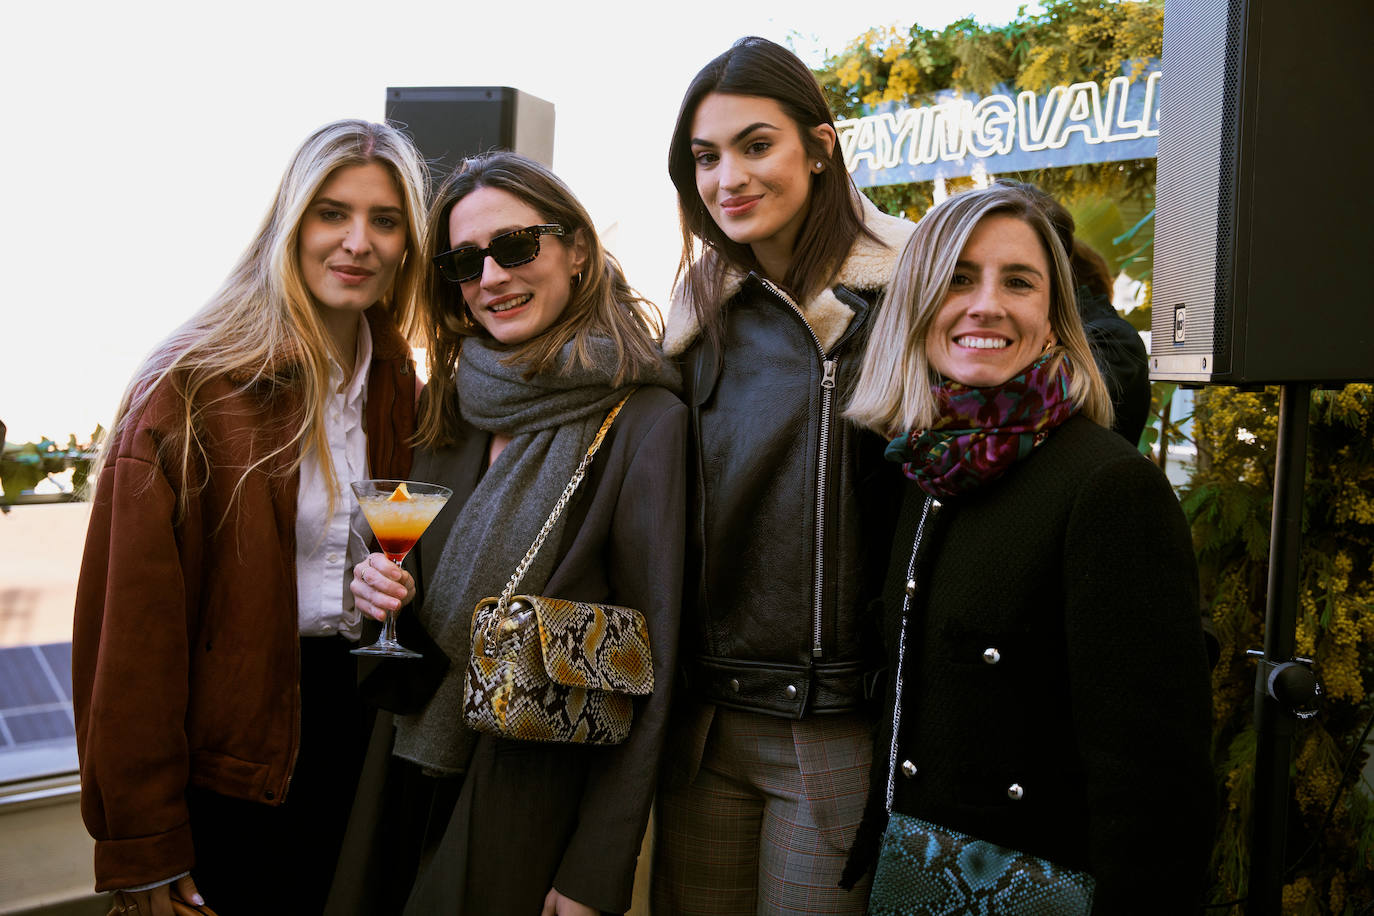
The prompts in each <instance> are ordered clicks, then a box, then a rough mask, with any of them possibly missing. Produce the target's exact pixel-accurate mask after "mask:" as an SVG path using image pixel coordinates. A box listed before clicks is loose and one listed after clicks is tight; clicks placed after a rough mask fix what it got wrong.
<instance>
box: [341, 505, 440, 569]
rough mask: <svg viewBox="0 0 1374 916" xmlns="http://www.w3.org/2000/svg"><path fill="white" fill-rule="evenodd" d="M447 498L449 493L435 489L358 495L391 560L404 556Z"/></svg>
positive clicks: (378, 539) (374, 531) (374, 532)
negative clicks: (397, 497)
mask: <svg viewBox="0 0 1374 916" xmlns="http://www.w3.org/2000/svg"><path fill="white" fill-rule="evenodd" d="M446 502H448V497H446V496H443V495H440V494H435V493H412V494H410V497H409V498H408V499H405V500H394V499H392V498H391V496H390V495H385V496H383V495H377V494H373V495H370V496H363V497H360V498H359V499H358V504H359V505H360V506H362V509H363V515H366V516H367V523H368V524H369V525H371V526H372V533H373V534H374V535H375V536H376V538H377V543H378V544H379V545H380V546H381V548H382V553H384V554H386V557H387V559H388V560H390V561H391V562H393V563H399V562H401V561H402V560H404V559H405V557H406V554H408V553H410V548H412V547H414V546H415V542H416V541H418V540H419V539H420V535H422V534H424V533H425V529H426V528H428V527H429V523H430V522H432V521H434V516H436V515H438V514H439V510H440V509H442V508H444V503H446Z"/></svg>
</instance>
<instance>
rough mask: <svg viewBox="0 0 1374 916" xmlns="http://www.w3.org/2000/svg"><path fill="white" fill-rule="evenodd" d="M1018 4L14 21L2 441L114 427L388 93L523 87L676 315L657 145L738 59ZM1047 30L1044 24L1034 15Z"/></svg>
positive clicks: (835, 43) (0, 330)
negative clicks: (319, 162)
mask: <svg viewBox="0 0 1374 916" xmlns="http://www.w3.org/2000/svg"><path fill="white" fill-rule="evenodd" d="M1020 5H1022V0H865V2H860V3H852V2H846V0H708V2H704V3H684V4H666V3H655V2H645V0H639V2H624V0H557V2H548V0H489V2H483V0H478V2H466V3H458V2H453V0H450V2H445V3H436V2H428V0H424V2H414V0H396V2H393V3H391V4H388V5H386V7H385V11H384V12H383V10H382V8H381V7H380V6H379V5H378V4H375V3H361V2H356V0H347V2H335V3H322V2H317V0H273V2H265V0H240V2H237V3H232V4H219V5H211V4H205V3H187V2H185V0H180V2H153V0H131V2H125V3H110V2H108V0H72V2H62V3H48V2H37V0H17V2H14V3H12V4H9V5H8V6H7V8H6V12H5V16H4V19H5V28H4V38H3V40H0V86H3V89H2V90H0V92H3V95H2V96H0V99H3V102H0V105H2V106H3V107H0V117H3V123H4V125H5V135H6V137H7V139H6V141H5V144H4V146H5V153H4V157H5V161H6V167H5V168H4V169H0V182H3V184H2V185H0V188H3V192H2V195H0V200H3V203H4V206H5V207H6V211H7V212H6V213H5V218H4V219H3V221H0V222H2V223H3V229H0V240H2V242H3V244H2V247H0V251H2V252H3V255H0V256H2V257H3V262H0V263H3V264H4V265H5V268H6V270H5V272H6V274H7V276H8V277H9V278H10V279H9V280H8V281H7V282H6V283H4V284H3V286H0V289H3V293H0V296H3V299H0V302H2V303H3V310H4V317H3V323H2V324H0V347H2V348H3V349H0V420H3V421H4V422H5V423H6V424H7V425H8V426H9V433H8V436H7V438H8V439H9V441H11V442H16V441H17V442H24V441H28V440H32V439H37V438H38V437H39V436H41V435H46V436H48V437H49V438H53V439H57V440H59V441H65V440H66V437H67V435H68V434H69V433H75V434H76V435H77V437H78V438H79V439H82V440H84V439H85V438H86V436H88V435H89V434H90V432H91V431H92V430H93V429H94V428H95V426H96V424H97V423H103V424H105V425H107V426H108V425H109V422H110V418H111V415H112V414H113V412H114V409H115V407H116V405H117V403H118V400H119V395H120V393H121V391H122V390H123V388H124V385H125V383H126V382H127V381H128V378H129V376H130V375H131V374H132V373H133V371H134V369H135V368H136V367H137V365H138V363H139V361H140V360H141V359H142V358H143V357H144V356H145V355H146V354H147V352H148V351H149V349H151V348H152V347H153V346H154V345H155V344H156V343H157V342H158V341H159V340H161V339H162V338H163V337H164V336H165V335H166V334H167V333H168V332H169V331H171V329H172V328H173V327H175V326H176V325H177V324H178V323H180V322H181V321H182V320H184V319H185V318H186V317H187V316H188V315H190V314H191V313H192V312H193V311H194V310H195V309H196V308H198V307H199V306H200V305H201V304H202V303H203V302H204V301H205V300H206V299H207V298H208V297H209V296H210V295H211V294H212V293H213V292H214V291H215V289H216V288H217V287H218V286H219V284H220V282H221V280H222V279H223V278H224V276H225V274H226V273H227V272H228V270H229V268H230V267H231V265H232V264H233V262H234V260H235V259H236V258H237V257H238V255H239V254H240V253H241V252H242V250H243V249H244V247H245V246H246V245H247V244H248V242H249V240H250V238H251V236H252V234H253V232H254V231H255V230H256V228H257V225H258V222H259V220H260V219H261V217H262V215H263V213H264V212H265V210H266V207H267V205H268V203H269V201H270V199H271V196H272V193H273V191H274V190H275V188H276V185H277V182H278V180H279V178H280V176H281V173H282V170H283V169H284V168H285V166H286V162H287V159H288V158H289V157H290V155H291V152H292V151H293V150H294V149H295V147H296V145H297V144H298V143H299V142H300V141H301V140H302V139H303V138H304V137H305V136H306V134H308V133H309V132H310V131H311V130H313V129H314V128H315V127H317V126H319V125H320V124H323V123H325V122H327V121H331V120H334V119H336V118H343V117H363V118H368V119H371V120H381V119H382V118H383V117H384V111H385V94H386V89H387V87H388V86H512V87H515V88H517V89H520V90H522V91H524V92H527V93H530V94H532V95H535V96H538V97H540V98H543V99H545V100H547V101H549V102H552V103H553V104H554V107H555V125H556V127H555V139H554V162H553V166H554V171H556V172H558V173H559V175H560V176H561V177H562V178H563V179H564V180H565V181H567V182H568V184H569V185H570V186H571V187H572V189H573V190H574V191H575V192H576V193H577V194H578V196H579V197H580V198H581V199H582V202H583V203H584V204H585V205H586V206H587V208H588V210H589V211H590V212H591V214H592V217H593V219H594V220H595V221H596V223H597V226H598V227H599V228H600V229H601V230H602V231H603V233H604V234H605V238H606V241H607V243H608V245H609V247H610V248H611V249H612V250H613V251H614V252H615V254H616V255H617V256H618V257H619V258H620V260H621V262H622V264H623V265H624V266H625V269H626V272H627V274H628V275H629V278H630V281H631V282H632V283H633V284H634V285H636V286H638V287H639V288H640V290H641V291H642V292H644V293H645V294H646V295H647V296H648V297H649V298H651V299H653V300H654V301H655V302H659V303H666V301H667V297H668V292H669V286H670V284H671V279H672V274H673V270H674V268H675V266H676V264H677V257H678V249H679V246H680V240H679V236H678V229H677V215H676V208H675V203H674V197H673V191H672V185H671V184H670V183H669V181H668V175H667V168H666V161H667V149H666V146H667V141H668V136H669V133H670V132H671V129H672V124H673V119H674V117H675V115H676V113H677V107H678V103H679V102H680V101H681V97H682V92H683V90H685V89H686V87H687V83H688V81H689V80H690V79H691V77H692V76H693V75H694V74H695V73H696V71H697V70H698V69H700V67H701V66H702V65H703V64H705V63H706V62H707V61H708V60H710V59H711V58H712V57H714V56H715V55H716V54H718V53H720V52H721V51H723V50H724V49H725V48H727V47H728V46H729V45H730V43H731V42H733V41H734V40H735V39H737V38H739V37H741V36H743V35H749V34H755V35H763V36H765V37H767V38H771V39H773V40H775V41H779V42H782V43H784V44H786V43H789V42H790V43H791V46H792V47H793V48H795V49H796V50H797V52H798V53H799V54H800V55H801V56H802V58H803V59H804V60H805V61H806V62H807V63H808V64H810V65H812V66H818V65H819V64H820V63H821V62H822V60H823V59H824V58H825V57H826V56H827V54H833V53H836V52H838V51H840V50H841V49H842V48H843V47H844V46H845V44H847V43H848V42H849V40H851V39H852V38H855V37H857V36H858V35H860V34H862V33H863V32H864V31H865V30H867V29H869V28H871V27H875V26H886V25H896V26H898V27H900V28H901V29H902V30H905V29H906V28H908V27H909V26H910V25H911V24H912V23H913V22H920V23H921V24H922V25H924V26H926V27H928V28H941V27H943V26H945V25H947V24H948V23H949V22H951V21H953V20H954V19H957V18H960V17H962V16H964V15H970V14H971V15H974V16H976V17H977V18H978V20H979V21H980V22H982V23H983V24H985V25H1000V24H1003V23H1005V22H1008V21H1009V20H1011V19H1012V18H1014V17H1015V16H1016V13H1017V8H1018V7H1019V6H1020ZM1032 6H1033V5H1032Z"/></svg>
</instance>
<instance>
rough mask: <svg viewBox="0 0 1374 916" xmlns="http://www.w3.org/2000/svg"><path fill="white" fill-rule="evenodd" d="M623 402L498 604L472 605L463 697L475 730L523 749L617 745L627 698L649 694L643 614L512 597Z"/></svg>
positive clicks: (624, 734)
mask: <svg viewBox="0 0 1374 916" xmlns="http://www.w3.org/2000/svg"><path fill="white" fill-rule="evenodd" d="M632 393H633V392H632ZM626 400H629V395H626V396H625V398H624V399H623V400H621V402H620V403H619V404H617V405H616V406H615V407H614V408H612V410H611V412H610V414H608V415H607V417H606V420H605V422H604V423H602V424H601V429H600V430H599V431H598V432H597V434H596V438H594V439H593V440H592V444H591V446H590V447H588V449H587V454H586V455H584V456H583V458H582V461H581V463H580V464H579V465H578V467H577V470H576V471H574V472H573V475H572V479H571V480H570V481H568V486H567V487H566V488H565V489H564V491H563V495H562V496H560V497H559V499H558V502H557V503H555V504H554V507H553V511H552V512H551V513H550V514H549V518H548V521H546V522H545V523H544V527H543V528H542V529H541V530H540V532H539V535H538V536H537V537H536V538H535V539H534V544H533V545H531V546H530V549H529V551H528V552H527V553H526V554H525V557H524V559H523V560H521V561H520V564H519V565H518V566H517V567H516V570H515V574H514V575H512V576H511V579H510V582H508V583H507V584H506V587H505V589H504V590H502V592H501V594H500V596H499V597H495V598H483V599H482V600H481V601H479V602H477V607H476V609H475V610H474V611H473V615H472V651H471V654H470V655H469V656H468V667H467V677H466V681H465V685H464V690H463V720H464V721H465V722H466V723H467V724H468V726H469V727H471V728H474V729H476V730H478V731H482V732H489V733H491V734H496V735H502V736H504V737H507V738H518V739H520V740H523V741H557V742H566V743H573V744H619V743H621V742H623V741H624V740H625V739H626V738H628V737H629V735H630V721H631V718H632V714H633V711H634V710H633V706H632V698H633V697H636V696H646V695H648V694H650V693H652V692H653V689H654V666H653V654H652V653H651V651H650V649H649V628H648V625H647V624H646V623H645V621H644V615H643V614H641V613H640V612H639V611H637V610H634V609H633V608H627V607H618V606H616V605H611V604H593V603H589V602H585V601H568V600H565V599H562V598H546V597H541V596H532V595H517V594H515V591H516V589H518V588H519V587H520V580H521V579H523V578H524V575H525V571H526V570H527V569H528V568H529V565H530V563H531V562H533V560H534V557H535V555H536V554H537V553H538V552H539V548H540V547H541V546H543V543H544V539H545V538H547V537H548V535H549V532H550V531H552V530H553V525H554V522H556V521H557V520H558V517H559V515H560V514H561V513H562V511H563V509H564V507H566V506H567V504H568V501H569V500H571V499H572V496H573V493H574V492H575V491H576V490H577V487H578V485H579V484H581V483H582V478H583V477H584V476H585V475H586V472H587V468H588V466H589V465H590V464H591V461H592V458H593V456H595V455H596V452H597V449H599V448H600V447H601V442H602V440H603V439H604V438H605V437H606V431H607V430H609V429H610V428H611V423H612V422H613V421H614V420H615V417H616V414H618V413H619V412H620V408H622V407H624V406H625V401H626Z"/></svg>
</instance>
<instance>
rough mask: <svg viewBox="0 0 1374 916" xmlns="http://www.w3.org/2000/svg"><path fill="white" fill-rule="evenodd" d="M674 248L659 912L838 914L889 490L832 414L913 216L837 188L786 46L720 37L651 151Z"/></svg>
mask: <svg viewBox="0 0 1374 916" xmlns="http://www.w3.org/2000/svg"><path fill="white" fill-rule="evenodd" d="M668 171H669V174H670V176H671V178H672V181H673V184H674V186H675V187H676V188H677V193H678V206H679V212H680V216H681V221H682V227H683V254H682V262H681V268H680V270H679V275H678V280H679V282H678V287H677V290H676V293H675V295H674V298H673V304H672V308H671V311H670V313H669V316H668V327H667V331H666V335H665V350H666V352H668V353H669V354H670V355H672V356H674V357H676V358H677V359H678V360H679V361H680V362H681V364H682V366H683V376H684V385H685V390H686V400H687V403H688V406H689V407H690V408H691V439H690V446H689V449H688V452H687V462H688V471H689V474H690V475H691V479H692V483H691V488H690V493H691V503H690V505H691V511H690V513H689V516H688V518H689V523H688V524H689V528H688V565H687V575H686V581H687V590H686V598H685V603H684V608H683V617H684V626H683V631H684V635H683V641H684V647H683V652H682V656H683V665H682V672H681V677H682V683H684V684H685V686H686V690H685V692H684V693H683V694H682V696H681V698H680V701H679V702H678V704H677V709H676V713H675V718H676V725H675V729H674V732H675V736H674V738H673V739H672V740H673V747H674V751H673V752H671V753H670V754H669V760H670V762H671V766H669V767H666V768H665V769H666V770H667V771H668V772H667V774H666V777H665V780H664V785H663V787H662V789H661V791H660V796H659V803H658V808H657V813H656V815H655V816H656V824H657V833H656V843H657V845H656V851H655V865H654V873H653V885H654V887H653V896H654V901H655V912H656V913H660V914H665V916H666V914H686V913H709V914H729V913H748V914H754V913H854V914H859V913H862V912H863V911H864V906H865V902H866V894H865V893H864V891H863V889H862V888H859V889H856V890H854V891H852V892H849V891H845V890H843V889H841V888H839V887H838V886H837V882H838V879H839V876H840V871H841V868H842V866H843V863H844V857H845V852H846V850H847V849H848V848H849V844H850V842H851V841H852V839H853V837H854V830H855V828H856V826H857V824H858V822H859V817H860V815H861V813H862V810H863V802H864V798H865V794H866V791H867V786H868V769H869V758H870V755H871V747H872V736H871V728H872V723H873V712H874V710H873V708H872V702H871V701H872V697H873V694H874V690H875V685H876V684H877V682H878V671H879V669H880V668H881V666H882V658H881V649H880V645H879V640H878V630H877V620H878V614H877V612H876V610H874V609H873V608H872V607H871V604H872V602H874V601H875V600H876V599H877V597H878V592H879V588H880V583H881V577H882V571H883V570H882V557H883V555H884V554H885V551H886V545H887V543H888V542H889V538H890V532H891V525H892V522H893V518H892V511H893V509H894V508H895V504H896V494H897V493H898V485H899V480H898V475H897V474H896V473H895V469H894V468H892V467H890V466H884V462H883V461H882V460H881V456H882V443H881V442H880V441H879V440H877V438H876V437H874V436H872V435H871V434H869V433H866V432H864V431H862V430H860V429H858V428H857V427H854V426H853V425H851V424H850V423H848V422H847V421H846V420H845V419H844V418H843V417H842V416H841V411H842V407H843V404H844V401H845V399H846V397H847V394H848V392H849V390H850V389H851V387H852V386H853V383H854V380H855V378H856V374H857V370H858V366H859V358H860V355H861V354H862V353H863V349H864V345H865V343H866V341H868V339H869V337H870V328H871V327H872V316H873V312H874V308H875V306H876V304H877V301H878V297H879V296H880V295H881V294H882V290H883V288H884V286H885V285H886V284H887V282H888V278H889V277H890V276H891V274H892V270H893V268H894V267H895V265H896V257H897V253H898V251H899V250H900V248H901V245H902V243H903V242H904V241H905V240H906V238H907V236H908V235H909V234H910V232H911V230H912V228H913V227H912V224H911V223H910V222H908V221H906V220H903V219H898V218H894V217H890V216H887V215H885V214H883V213H881V212H879V210H878V209H877V208H876V207H875V206H873V204H872V203H870V202H869V201H868V200H867V199H866V198H864V197H863V196H862V195H861V194H860V193H859V192H858V190H857V189H856V188H855V186H854V184H853V182H852V180H851V179H850V177H849V173H848V172H847V171H846V169H845V164H844V158H843V156H842V155H841V152H840V147H839V143H838V142H837V138H836V133H835V125H834V118H833V116H832V115H831V113H830V111H829V109H828V108H827V107H826V103H825V98H824V96H823V95H822V93H821V90H820V87H819V86H818V85H817V83H816V80H815V77H814V76H813V75H812V74H811V71H809V70H808V69H807V68H806V66H805V64H803V63H802V62H801V61H800V60H799V59H798V58H797V57H796V55H794V54H792V53H791V52H790V51H788V50H787V49H785V48H783V47H781V46H779V45H776V44H774V43H773V42H770V41H767V40H765V39H762V38H756V37H749V38H743V39H740V40H739V41H738V42H736V43H735V44H734V45H733V46H732V47H731V48H730V49H728V50H727V51H725V52H724V53H723V54H721V55H720V56H718V57H717V58H715V59H714V60H712V61H711V62H710V63H708V64H707V65H706V66H705V67H704V68H702V70H701V71H700V72H699V73H698V74H697V75H696V77H695V78H694V79H693V80H692V82H691V84H690V85H689V86H688V88H687V92H686V94H685V96H684V98H683V101H682V106H681V109H680V111H679V114H678V119H677V124H676V126H675V128H674V131H673V136H672V141H671V146H670V148H669V165H668Z"/></svg>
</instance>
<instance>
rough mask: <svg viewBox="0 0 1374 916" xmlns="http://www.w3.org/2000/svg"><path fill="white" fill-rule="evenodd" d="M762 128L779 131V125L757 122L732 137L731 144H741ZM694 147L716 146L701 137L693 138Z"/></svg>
mask: <svg viewBox="0 0 1374 916" xmlns="http://www.w3.org/2000/svg"><path fill="white" fill-rule="evenodd" d="M760 128H767V129H768V130H777V129H778V127H777V125H775V124H769V123H768V122H767V121H755V122H754V123H753V124H750V125H749V126H748V127H746V128H745V129H744V130H742V131H740V132H739V133H737V134H735V135H734V136H733V137H731V138H730V142H731V143H732V144H734V143H738V142H740V141H741V140H743V139H744V138H745V137H747V136H749V135H750V134H752V133H753V132H754V131H756V130H759V129H760ZM692 145H693V146H715V144H714V143H712V142H711V141H710V140H703V139H701V138H700V137H693V138H692Z"/></svg>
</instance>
